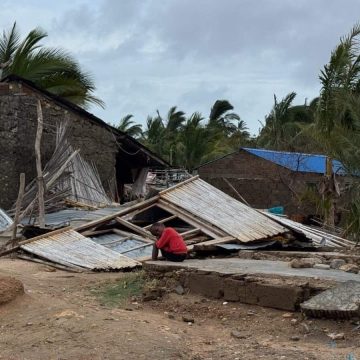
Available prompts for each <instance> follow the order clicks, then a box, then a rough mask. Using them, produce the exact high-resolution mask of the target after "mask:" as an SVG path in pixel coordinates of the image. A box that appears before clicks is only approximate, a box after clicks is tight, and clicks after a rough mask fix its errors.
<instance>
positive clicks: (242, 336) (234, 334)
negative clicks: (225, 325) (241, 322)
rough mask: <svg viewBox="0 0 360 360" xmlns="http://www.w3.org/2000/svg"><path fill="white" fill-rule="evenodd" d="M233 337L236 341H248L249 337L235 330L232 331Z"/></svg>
mask: <svg viewBox="0 0 360 360" xmlns="http://www.w3.org/2000/svg"><path fill="white" fill-rule="evenodd" d="M231 336H232V337H234V338H236V339H246V338H247V336H246V335H245V334H242V333H241V332H240V331H237V330H233V331H231Z"/></svg>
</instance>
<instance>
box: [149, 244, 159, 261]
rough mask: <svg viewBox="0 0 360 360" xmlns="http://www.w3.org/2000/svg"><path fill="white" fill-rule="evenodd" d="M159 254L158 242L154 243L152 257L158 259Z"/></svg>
mask: <svg viewBox="0 0 360 360" xmlns="http://www.w3.org/2000/svg"><path fill="white" fill-rule="evenodd" d="M158 255H159V249H158V248H157V247H156V244H154V246H153V250H152V256H151V258H152V259H153V260H157V258H158Z"/></svg>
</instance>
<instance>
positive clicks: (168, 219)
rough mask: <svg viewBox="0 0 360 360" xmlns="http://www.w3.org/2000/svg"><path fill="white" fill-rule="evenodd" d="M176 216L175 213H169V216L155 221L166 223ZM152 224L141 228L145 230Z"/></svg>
mask: <svg viewBox="0 0 360 360" xmlns="http://www.w3.org/2000/svg"><path fill="white" fill-rule="evenodd" d="M176 218H177V216H176V215H171V216H169V217H167V218H165V219H161V220H159V221H157V222H156V223H160V224H164V223H166V222H168V221H170V220H173V219H176ZM152 226H153V224H150V225H147V226H144V227H143V229H146V230H147V229H150V228H151V227H152Z"/></svg>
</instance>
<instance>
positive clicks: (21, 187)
mask: <svg viewBox="0 0 360 360" xmlns="http://www.w3.org/2000/svg"><path fill="white" fill-rule="evenodd" d="M24 192H25V174H24V173H21V174H20V185H19V194H18V197H17V200H16V208H15V216H14V224H13V226H14V228H13V230H12V236H11V240H12V247H14V246H16V245H17V244H16V231H17V225H18V222H19V216H20V211H21V204H22V201H23V197H24Z"/></svg>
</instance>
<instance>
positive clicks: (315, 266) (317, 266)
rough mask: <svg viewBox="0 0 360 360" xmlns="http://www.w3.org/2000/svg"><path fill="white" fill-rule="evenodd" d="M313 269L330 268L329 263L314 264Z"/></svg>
mask: <svg viewBox="0 0 360 360" xmlns="http://www.w3.org/2000/svg"><path fill="white" fill-rule="evenodd" d="M313 268H314V269H320V270H330V265H327V264H315V265H314V266H313Z"/></svg>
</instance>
